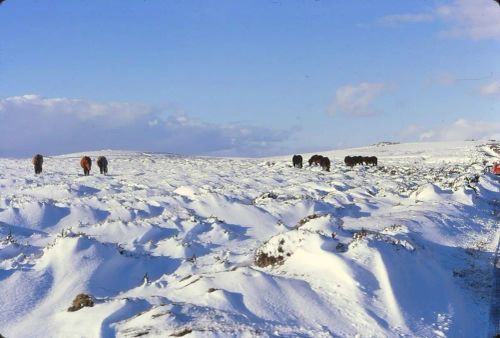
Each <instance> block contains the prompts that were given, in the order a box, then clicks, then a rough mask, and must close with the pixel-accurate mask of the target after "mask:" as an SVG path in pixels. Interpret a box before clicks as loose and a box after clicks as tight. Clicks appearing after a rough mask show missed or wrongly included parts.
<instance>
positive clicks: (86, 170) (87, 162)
mask: <svg viewBox="0 0 500 338" xmlns="http://www.w3.org/2000/svg"><path fill="white" fill-rule="evenodd" d="M80 166H81V167H82V168H83V174H84V175H85V176H88V175H90V168H91V167H92V160H91V159H90V157H88V156H83V157H82V159H81V160H80Z"/></svg>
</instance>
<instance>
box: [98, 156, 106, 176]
mask: <svg viewBox="0 0 500 338" xmlns="http://www.w3.org/2000/svg"><path fill="white" fill-rule="evenodd" d="M97 165H98V166H99V170H100V171H101V174H104V175H106V174H107V173H108V160H107V159H106V157H104V156H99V157H98V158H97Z"/></svg>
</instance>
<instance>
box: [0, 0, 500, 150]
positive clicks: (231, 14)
mask: <svg viewBox="0 0 500 338" xmlns="http://www.w3.org/2000/svg"><path fill="white" fill-rule="evenodd" d="M0 25H1V27H2V29H0V156H28V155H30V154H32V153H35V152H42V153H46V154H55V153H63V152H72V151H85V150H93V149H108V148H120V149H137V150H150V151H164V152H174V153H184V154H208V155H210V154H212V155H231V156H234V155H239V156H264V155H274V154H288V153H295V152H303V151H316V150H318V151H319V150H323V149H333V148H338V147H350V146H359V145H366V144H371V143H375V142H379V141H387V140H390V141H429V140H452V139H453V140H454V139H467V138H493V137H496V138H500V62H498V56H499V55H500V6H498V5H497V4H496V3H495V2H494V1H493V0H477V1H470V0H450V1H395V0H392V1H388V0H378V1H364V0H357V1H348V0H335V1H333V0H332V1H326V0H317V1H313V0H300V1H299V0H290V1H278V0H274V1H271V0H269V1H263V0H255V1H254V0H252V1H250V0H246V1H244V0H241V1H234V0H228V1H223V0H217V1H215V0H213V1H211V0H203V1H201V0H199V1H194V0H193V1H187V0H185V1H181V0H175V1H174V0H166V1H160V0H144V1H142V0H135V1H132V0H131V1H126V2H125V1H102V0H86V1H83V0H82V1H63V0H53V1H50V2H48V1H41V0H36V1H35V0H22V1H20V0H6V1H5V2H4V3H3V4H2V5H1V6H0ZM83 133H85V134H86V135H87V137H85V138H84V137H74V136H75V135H79V134H83Z"/></svg>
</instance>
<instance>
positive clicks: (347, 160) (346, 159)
mask: <svg viewBox="0 0 500 338" xmlns="http://www.w3.org/2000/svg"><path fill="white" fill-rule="evenodd" d="M344 163H345V165H346V166H348V167H354V165H355V164H356V162H355V161H354V158H353V157H352V156H346V157H344Z"/></svg>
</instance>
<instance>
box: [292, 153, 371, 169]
mask: <svg viewBox="0 0 500 338" xmlns="http://www.w3.org/2000/svg"><path fill="white" fill-rule="evenodd" d="M302 161H303V159H302V156H301V155H293V157H292V164H293V166H294V167H295V168H302ZM308 162H309V166H312V165H313V164H314V165H320V166H321V169H323V170H324V171H330V159H329V158H328V157H326V156H322V155H317V154H316V155H313V156H311V158H310V159H309V161H308ZM344 163H345V165H346V166H348V167H354V166H355V165H357V164H362V165H363V164H364V165H372V166H376V165H377V164H378V159H377V157H376V156H346V157H345V158H344Z"/></svg>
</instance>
